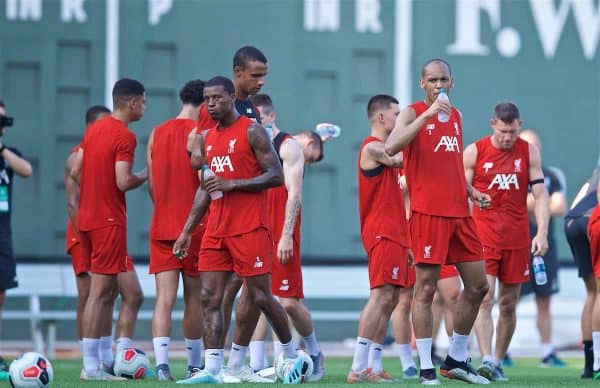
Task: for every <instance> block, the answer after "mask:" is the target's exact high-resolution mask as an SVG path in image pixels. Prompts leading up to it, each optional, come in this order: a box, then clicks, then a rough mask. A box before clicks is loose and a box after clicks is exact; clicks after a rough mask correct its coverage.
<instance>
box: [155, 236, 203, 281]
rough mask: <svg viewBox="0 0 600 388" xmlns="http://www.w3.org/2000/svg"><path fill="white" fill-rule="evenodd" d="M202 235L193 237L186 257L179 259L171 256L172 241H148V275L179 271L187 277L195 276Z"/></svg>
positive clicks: (173, 242)
mask: <svg viewBox="0 0 600 388" xmlns="http://www.w3.org/2000/svg"><path fill="white" fill-rule="evenodd" d="M201 240H202V235H198V236H193V237H192V241H191V244H190V249H189V251H188V254H187V256H186V257H184V258H182V259H179V258H177V257H175V255H174V254H173V244H175V241H174V240H150V267H149V269H148V273H150V274H156V273H159V272H165V271H171V270H181V271H182V272H183V273H184V274H186V275H189V276H196V275H198V274H199V271H198V251H199V250H200V241H201Z"/></svg>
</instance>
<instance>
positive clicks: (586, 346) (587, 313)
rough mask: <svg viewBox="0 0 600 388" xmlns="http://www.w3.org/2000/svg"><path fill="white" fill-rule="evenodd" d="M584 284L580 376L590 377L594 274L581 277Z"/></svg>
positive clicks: (592, 350)
mask: <svg viewBox="0 0 600 388" xmlns="http://www.w3.org/2000/svg"><path fill="white" fill-rule="evenodd" d="M583 281H584V284H585V291H586V297H585V302H584V304H583V310H582V311H581V335H582V339H583V355H584V360H585V364H584V368H583V373H582V375H581V377H582V378H592V377H593V375H594V348H593V334H592V333H593V330H592V315H593V312H594V306H595V305H596V296H597V292H596V288H597V285H596V278H595V277H594V274H592V273H591V274H588V275H587V276H586V277H584V278H583Z"/></svg>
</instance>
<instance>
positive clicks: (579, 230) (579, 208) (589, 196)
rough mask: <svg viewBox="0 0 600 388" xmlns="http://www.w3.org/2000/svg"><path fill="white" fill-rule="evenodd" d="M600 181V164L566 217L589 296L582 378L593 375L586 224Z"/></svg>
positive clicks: (583, 316) (583, 320) (584, 312)
mask: <svg viewBox="0 0 600 388" xmlns="http://www.w3.org/2000/svg"><path fill="white" fill-rule="evenodd" d="M598 182H600V166H596V168H595V169H594V171H593V173H592V176H591V177H590V178H589V179H588V180H587V182H585V183H584V184H583V185H582V186H581V188H580V189H579V192H578V193H577V195H576V196H575V199H574V200H573V203H572V204H571V207H570V209H569V212H568V213H567V215H566V216H565V236H566V237H567V241H568V243H569V247H570V248H571V252H572V253H573V259H574V260H575V263H576V264H577V272H578V276H579V277H580V278H582V279H583V283H584V284H585V290H586V298H585V302H584V304H583V310H582V311H581V336H582V339H583V355H584V359H585V365H584V367H583V373H582V374H581V377H582V378H586V379H587V378H592V377H593V376H594V368H593V365H594V351H593V346H592V345H593V343H592V342H593V341H592V311H593V309H594V305H595V303H596V279H595V277H594V270H593V268H592V258H591V252H590V240H589V238H588V230H587V227H588V223H589V220H590V215H591V214H592V212H593V210H594V208H595V207H596V204H597V203H598V201H597V190H596V188H597V186H598Z"/></svg>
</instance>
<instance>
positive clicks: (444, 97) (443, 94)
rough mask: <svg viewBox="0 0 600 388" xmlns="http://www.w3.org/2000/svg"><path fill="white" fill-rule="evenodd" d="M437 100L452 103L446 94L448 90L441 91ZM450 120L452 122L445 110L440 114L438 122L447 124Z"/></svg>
mask: <svg viewBox="0 0 600 388" xmlns="http://www.w3.org/2000/svg"><path fill="white" fill-rule="evenodd" d="M437 99H438V100H440V101H445V102H450V99H449V98H448V95H447V94H446V89H444V88H442V89H440V94H438V97H437ZM448 120H450V115H449V114H448V113H446V112H444V111H443V110H442V111H439V112H438V121H439V122H440V123H447V122H448Z"/></svg>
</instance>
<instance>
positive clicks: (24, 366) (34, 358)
mask: <svg viewBox="0 0 600 388" xmlns="http://www.w3.org/2000/svg"><path fill="white" fill-rule="evenodd" d="M8 373H9V379H10V384H11V385H12V386H13V387H15V388H29V387H48V386H50V383H52V379H53V378H54V372H53V371H52V364H50V361H48V359H47V358H46V357H44V356H42V355H41V354H39V353H35V352H28V353H25V354H23V355H22V356H21V357H19V358H17V359H16V360H14V361H13V362H12V363H11V364H10V367H9V369H8Z"/></svg>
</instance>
